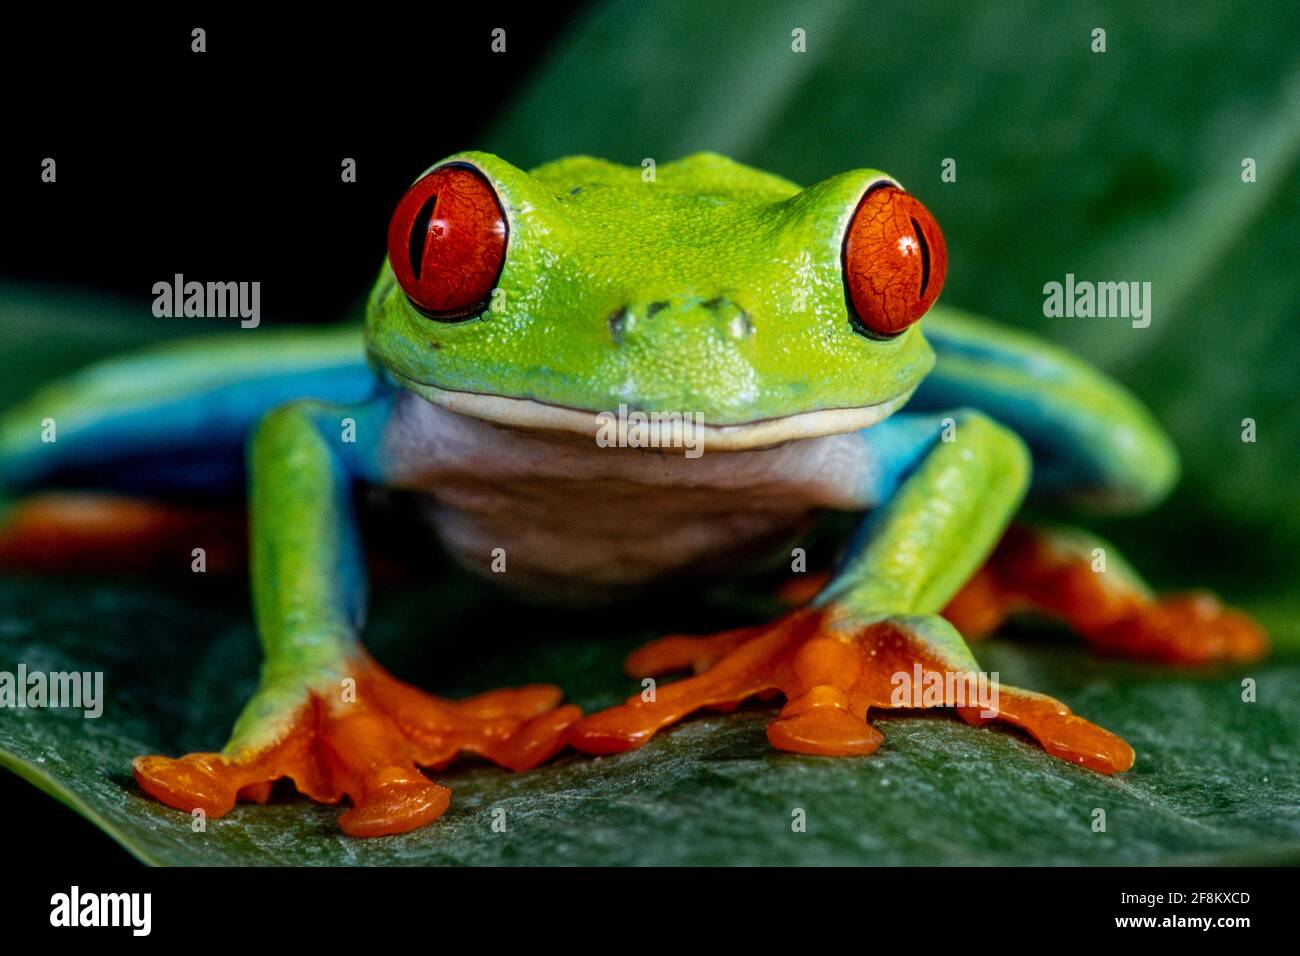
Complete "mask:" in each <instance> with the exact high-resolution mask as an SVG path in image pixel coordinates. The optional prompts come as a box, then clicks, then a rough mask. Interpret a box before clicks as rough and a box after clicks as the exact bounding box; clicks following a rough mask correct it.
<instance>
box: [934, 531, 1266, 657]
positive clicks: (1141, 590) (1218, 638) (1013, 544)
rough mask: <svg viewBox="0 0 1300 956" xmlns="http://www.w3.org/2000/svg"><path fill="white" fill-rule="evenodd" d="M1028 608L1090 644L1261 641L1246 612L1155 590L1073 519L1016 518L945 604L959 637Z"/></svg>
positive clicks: (1118, 647)
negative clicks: (1056, 522) (1035, 521)
mask: <svg viewBox="0 0 1300 956" xmlns="http://www.w3.org/2000/svg"><path fill="white" fill-rule="evenodd" d="M1020 612H1032V613H1037V614H1042V615H1046V616H1048V617H1054V618H1057V619H1060V620H1062V621H1064V622H1065V623H1066V624H1067V625H1069V627H1070V628H1071V629H1073V630H1074V631H1076V632H1077V633H1078V634H1079V635H1080V636H1081V637H1082V638H1083V639H1084V640H1085V641H1086V642H1087V643H1088V644H1089V646H1091V647H1093V648H1095V649H1096V650H1098V651H1100V652H1103V653H1106V654H1111V655H1115V656H1120V657H1133V658H1141V659H1146V660H1154V661H1162V662H1166V663H1174V664H1202V663H1209V662H1213V661H1238V660H1241V661H1245V660H1254V659H1256V658H1258V657H1260V656H1261V655H1263V654H1264V652H1265V651H1266V650H1267V649H1268V640H1267V638H1266V637H1265V636H1264V632H1263V631H1262V630H1261V629H1260V627H1259V625H1257V624H1256V623H1255V622H1254V621H1253V620H1251V619H1250V618H1249V617H1248V616H1247V615H1245V614H1243V613H1241V612H1240V611H1236V610H1234V609H1232V608H1228V607H1224V606H1223V605H1222V604H1221V603H1220V602H1219V601H1218V599H1217V598H1215V597H1214V596H1213V595H1211V594H1206V593H1192V594H1177V595H1171V596H1168V597H1157V596H1156V595H1154V594H1153V593H1152V591H1151V589H1150V588H1149V587H1148V586H1147V584H1146V582H1144V581H1143V580H1142V578H1141V577H1140V576H1139V575H1138V574H1137V572H1136V571H1134V570H1133V569H1132V567H1130V566H1129V564H1128V562H1127V561H1125V560H1124V559H1123V558H1122V557H1121V556H1120V554H1119V553H1118V551H1116V550H1115V549H1114V548H1113V547H1111V546H1110V545H1109V544H1108V543H1106V542H1105V541H1103V540H1102V539H1100V538H1098V537H1096V536H1095V535H1092V534H1090V533H1088V532H1085V531H1081V530H1079V529H1076V528H1059V527H1048V526H1039V525H1034V526H1031V525H1028V524H1024V523H1017V524H1015V525H1013V526H1012V527H1011V528H1010V529H1008V531H1007V533H1006V534H1005V535H1004V536H1003V538H1002V541H1001V542H1000V543H999V544H998V546H997V548H996V550H995V551H994V552H993V555H992V557H990V559H989V561H988V562H987V563H986V564H985V565H984V566H983V567H982V568H981V569H980V570H979V571H978V572H976V573H975V575H974V576H973V577H972V578H971V579H970V580H969V581H968V582H967V583H966V584H965V586H963V588H962V589H961V590H960V591H959V592H958V593H957V595H956V596H955V597H954V598H953V599H952V600H951V601H950V602H949V603H948V606H947V607H946V608H945V609H944V612H943V613H944V616H945V617H946V618H948V620H950V621H952V623H953V624H954V625H956V627H957V629H958V630H960V631H961V632H962V634H964V635H966V636H967V637H981V636H983V635H985V634H988V633H991V632H992V631H994V630H995V629H996V628H997V627H998V626H999V625H1000V624H1001V623H1002V622H1003V621H1004V620H1005V619H1006V618H1007V617H1008V616H1010V615H1012V614H1016V613H1020Z"/></svg>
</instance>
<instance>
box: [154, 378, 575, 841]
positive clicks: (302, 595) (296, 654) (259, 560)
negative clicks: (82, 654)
mask: <svg viewBox="0 0 1300 956" xmlns="http://www.w3.org/2000/svg"><path fill="white" fill-rule="evenodd" d="M389 407H390V402H389V401H388V400H387V399H383V398H379V399H375V400H373V401H371V402H368V403H366V404H364V405H361V406H340V405H329V404H323V403H318V402H297V403H293V404H291V405H287V406H284V407H282V408H280V409H277V410H275V411H273V412H271V413H270V414H269V415H268V416H267V417H266V418H265V419H263V421H262V423H261V425H260V426H259V428H258V430H257V432H256V435H255V437H254V440H253V442H252V446H251V452H250V454H251V459H250V462H251V465H250V467H251V479H252V481H251V484H252V492H251V494H252V504H251V521H252V573H253V589H254V599H255V605H256V611H257V625H258V631H259V634H260V636H261V641H262V646H263V650H264V653H265V661H264V664H263V667H262V674H261V680H260V683H259V686H258V689H257V691H256V692H255V694H254V695H253V698H252V699H251V700H250V701H249V702H248V704H247V706H246V707H245V708H244V711H243V713H242V714H241V716H240V718H239V720H238V722H237V723H236V725H235V729H234V732H233V734H232V736H231V738H230V741H229V742H228V743H227V745H226V747H225V749H224V750H223V751H222V752H221V753H219V754H216V753H199V754H190V755H188V756H186V757H182V758H180V759H177V760H173V759H169V758H166V757H158V756H148V757H139V758H137V759H136V761H135V763H134V772H135V778H136V780H137V781H138V782H139V784H140V787H141V788H142V789H143V790H145V791H146V792H147V793H149V794H151V795H152V796H154V797H156V798H157V799H159V800H161V801H162V802H163V803H166V804H168V805H169V806H172V807H176V808H178V809H181V810H185V811H193V810H194V809H197V808H202V809H203V810H204V811H205V812H206V813H207V814H208V815H209V816H213V817H217V816H221V815H222V814H224V813H226V812H228V811H229V810H230V809H231V808H232V807H233V806H234V804H235V802H236V800H237V799H240V798H242V799H250V800H259V801H260V800H265V799H266V798H267V796H268V795H269V793H270V786H271V783H272V782H274V781H276V780H278V779H280V778H282V777H289V778H291V779H292V780H293V782H294V785H295V786H296V787H297V788H298V790H299V791H300V792H302V793H304V794H306V795H307V796H308V797H311V798H312V799H313V800H318V801H321V802H325V803H336V802H338V801H339V800H340V799H342V798H343V797H344V796H347V797H348V798H350V800H351V801H352V808H351V809H350V810H348V811H347V812H345V813H344V814H343V815H342V816H341V817H340V820H339V822H340V825H341V826H342V828H343V830H344V831H345V832H346V833H349V834H352V835H355V836H378V835H382V834H387V833H399V832H402V831H405V830H410V829H412V828H414V827H417V826H421V825H422V824H425V823H428V822H429V821H431V820H433V819H435V818H437V817H438V816H439V815H440V814H441V813H442V812H443V811H444V810H445V809H446V807H447V805H448V801H449V799H450V793H449V792H448V791H447V790H446V789H445V788H444V787H441V786H439V785H437V784H435V783H433V782H432V781H430V780H429V779H428V778H427V777H425V776H424V775H423V774H422V773H421V772H420V770H419V769H418V768H419V767H433V768H440V767H442V766H443V765H445V764H447V763H448V762H450V761H451V760H452V759H453V758H454V757H455V756H456V755H457V754H458V753H460V752H462V751H469V752H474V753H478V754H481V755H483V756H485V757H487V758H488V759H490V760H492V761H494V762H496V763H498V764H500V765H502V766H505V767H509V768H511V769H525V768H528V767H533V766H536V765H537V764H539V763H541V762H542V761H543V760H545V759H546V758H548V757H549V756H551V755H552V754H553V753H554V752H555V751H556V750H557V749H559V747H560V746H561V744H562V740H563V732H564V729H565V727H566V726H567V725H568V724H569V723H571V722H572V721H573V720H574V719H575V718H576V717H577V715H578V710H577V708H575V707H560V708H558V709H557V704H558V703H559V700H560V696H561V694H560V691H559V689H558V688H555V687H551V686H542V685H538V686H532V687H522V688H518V689H514V690H503V691H495V692H491V693H488V694H483V695H481V696H479V697H475V698H471V699H469V700H465V701H459V702H453V701H449V700H442V699H439V698H436V697H432V696H430V695H427V694H424V693H422V692H421V691H418V690H416V689H415V688H413V687H410V686H408V685H405V684H402V683H401V682H399V681H397V680H395V679H394V678H393V677H391V676H390V675H389V674H387V673H386V672H385V671H384V670H383V669H382V668H381V667H380V666H379V665H378V664H376V663H375V662H374V661H373V660H371V659H370V658H369V656H368V655H367V654H366V652H365V650H364V649H363V648H362V647H361V645H360V642H359V639H358V636H359V633H360V631H361V628H362V621H363V617H364V604H365V580H364V574H365V564H364V561H363V559H362V554H361V549H360V543H359V540H358V534H357V528H356V521H355V517H354V514H353V503H352V491H353V483H354V481H355V480H357V479H370V480H377V479H379V478H382V475H379V474H378V466H377V465H376V464H375V462H374V455H373V451H372V449H373V448H375V447H376V445H377V442H376V441H375V440H374V439H375V437H376V436H377V435H378V434H379V433H380V432H381V431H382V429H383V426H384V422H385V420H386V418H387V415H388V409H389ZM349 418H350V419H352V422H353V427H354V428H355V433H356V435H357V437H359V438H361V439H362V440H360V441H358V442H355V443H345V442H343V441H341V440H340V436H341V435H342V434H343V431H344V428H345V427H346V423H345V419H349Z"/></svg>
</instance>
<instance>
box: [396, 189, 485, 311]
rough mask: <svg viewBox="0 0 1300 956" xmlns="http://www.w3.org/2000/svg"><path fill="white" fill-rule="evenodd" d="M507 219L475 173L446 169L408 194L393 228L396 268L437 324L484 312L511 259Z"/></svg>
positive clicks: (415, 301) (414, 299)
mask: <svg viewBox="0 0 1300 956" xmlns="http://www.w3.org/2000/svg"><path fill="white" fill-rule="evenodd" d="M506 231H507V230H506V216H505V212H504V211H503V210H502V208H501V202H500V200H498V199H497V194H496V190H494V189H493V188H492V186H491V184H489V183H488V181H487V180H486V179H484V178H483V174H482V173H480V172H479V171H478V170H477V169H474V168H473V167H472V166H466V165H463V164H451V165H447V166H441V167H439V168H438V169H435V170H434V171H433V172H431V173H429V174H428V175H427V176H424V177H422V178H421V179H420V180H419V181H418V182H416V184H415V185H414V186H412V187H411V188H410V189H408V190H407V191H406V195H405V196H403V197H402V201H401V202H399V203H398V204H397V209H396V211H395V212H394V213H393V218H392V220H391V221H390V222H389V224H388V264H389V265H390V266H392V268H393V274H394V275H395V276H397V282H398V284H399V285H400V286H401V287H402V291H403V292H405V293H406V297H407V298H408V299H410V300H411V302H412V304H413V305H414V306H415V307H416V308H417V309H419V310H420V311H421V312H423V313H425V314H426V315H428V316H429V317H430V318H435V319H463V318H468V317H469V316H471V315H476V314H478V313H479V312H482V311H483V309H484V307H485V306H486V304H487V300H488V297H489V296H490V295H491V294H492V288H493V287H494V286H495V285H496V281H497V278H498V277H499V276H500V275H501V266H502V264H503V263H504V262H505V258H506Z"/></svg>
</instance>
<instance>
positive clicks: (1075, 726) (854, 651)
mask: <svg viewBox="0 0 1300 956" xmlns="http://www.w3.org/2000/svg"><path fill="white" fill-rule="evenodd" d="M946 417H949V418H951V419H952V420H953V422H955V426H956V427H955V433H954V437H955V439H956V440H955V441H951V442H947V441H943V440H941V437H940V436H941V432H942V431H943V429H944V419H942V418H939V417H938V416H936V417H935V418H920V417H917V416H899V417H897V418H896V419H893V420H891V421H889V422H886V423H883V424H882V425H877V426H876V427H875V428H873V429H870V430H868V431H867V432H865V433H863V442H864V445H865V448H866V450H867V453H868V457H869V458H870V460H872V461H874V462H876V463H883V468H878V469H877V474H878V479H877V480H878V482H879V484H880V487H879V488H878V489H877V492H878V494H879V496H880V498H881V500H882V501H884V502H885V503H884V504H883V505H882V506H881V507H879V508H878V509H877V510H876V511H874V512H872V513H871V514H870V515H869V516H868V517H867V519H866V520H865V521H864V523H863V525H862V527H861V529H860V531H859V533H858V534H857V535H856V536H855V539H854V541H853V542H852V543H851V545H850V548H849V552H848V554H847V556H846V558H845V560H844V562H843V563H842V565H841V567H840V569H839V570H838V572H837V573H836V575H835V576H834V578H833V579H832V580H831V582H830V583H829V584H828V585H827V587H826V588H825V589H824V590H823V591H822V592H821V593H820V594H819V595H818V596H817V597H816V598H815V599H814V600H813V601H812V602H811V604H809V605H808V606H807V607H804V608H800V609H798V610H795V611H793V612H791V613H790V614H787V615H786V616H784V617H782V618H780V619H779V620H777V621H776V622H774V623H773V624H770V625H766V626H761V627H757V628H750V629H744V630H739V631H732V632H728V633H725V634H721V635H715V636H711V637H703V638H694V637H670V638H665V639H663V640H661V641H656V642H654V643H653V644H651V645H649V646H647V647H645V648H642V649H641V650H639V651H638V652H637V653H635V654H634V655H633V656H632V657H631V658H630V660H629V662H628V665H629V670H631V671H632V672H633V673H634V674H635V675H638V676H642V675H651V674H656V673H661V672H664V671H668V670H674V669H680V668H683V667H692V668H694V669H695V670H696V671H697V675H696V676H695V677H692V678H689V679H687V680H683V681H680V682H677V683H674V684H669V685H667V686H665V687H661V688H657V689H656V692H655V694H654V695H653V696H654V699H653V700H647V699H644V698H643V696H642V695H637V696H635V697H632V698H630V699H629V700H628V701H627V702H626V703H624V704H622V705H620V706H618V707H614V708H611V709H609V710H606V711H602V712H600V713H596V714H592V715H590V716H588V717H585V718H583V719H582V720H580V721H578V722H577V723H576V724H574V725H573V726H572V727H571V728H570V729H569V741H570V743H572V744H573V745H574V746H575V747H577V748H579V749H581V750H585V751H588V752H591V753H614V752H618V751H622V750H627V749H629V748H632V747H637V746H640V745H641V744H643V743H645V742H646V741H647V740H649V739H650V737H651V736H652V735H653V734H654V733H655V732H656V731H658V730H659V729H661V728H663V727H665V726H667V725H669V724H672V723H674V722H676V721H678V720H680V719H681V718H683V717H684V716H686V715H687V714H689V713H691V712H692V711H694V710H697V709H700V708H704V707H713V708H728V707H731V706H734V705H735V704H737V703H739V702H740V701H742V700H744V699H746V698H749V697H754V696H758V695H764V694H770V693H772V692H780V693H783V694H784V695H785V697H786V704H785V707H784V708H783V709H782V711H781V713H780V716H779V717H778V718H777V719H776V720H775V721H773V722H772V723H771V724H770V725H769V726H768V734H767V735H768V739H769V740H770V741H771V743H772V744H773V745H774V746H776V747H779V748H781V749H783V750H792V751H797V752H800V753H811V754H823V755H847V754H865V753H871V752H872V751H874V750H875V749H876V748H877V747H878V746H879V745H880V742H881V740H882V737H881V734H880V733H879V731H877V730H876V729H875V728H874V727H872V726H870V724H868V723H867V717H868V713H869V711H870V710H871V709H872V708H881V709H884V708H890V707H909V708H910V707H918V706H934V705H939V706H954V707H957V709H958V712H959V713H960V715H961V716H962V717H963V719H965V720H967V721H968V722H971V723H978V722H983V721H985V720H1001V721H1005V722H1008V723H1011V724H1014V725H1016V726H1018V727H1020V728H1022V729H1024V730H1025V731H1027V732H1028V733H1029V734H1030V735H1032V736H1033V737H1034V738H1035V739H1037V740H1038V741H1039V743H1041V744H1042V745H1043V747H1044V748H1045V749H1046V750H1047V751H1048V752H1049V753H1051V754H1053V755H1055V756H1057V757H1061V758H1062V759H1065V760H1069V761H1071V762H1073V763H1077V764H1081V765H1083V766H1087V767H1090V768H1092V769H1094V770H1099V771H1101V772H1103V773H1113V772H1116V771H1121V770H1126V769H1128V768H1129V767H1130V766H1131V765H1132V763H1133V751H1132V749H1131V748H1130V747H1129V746H1128V744H1126V743H1125V742H1124V741H1122V740H1121V739H1119V738H1118V737H1116V736H1115V735H1113V734H1111V733H1109V732H1108V731H1105V730H1103V729H1102V728H1100V727H1097V726H1095V725H1093V724H1091V723H1089V722H1088V721H1086V720H1084V719H1082V718H1080V717H1076V716H1074V715H1073V714H1072V713H1071V712H1070V710H1069V708H1068V707H1066V706H1065V705H1064V704H1062V703H1060V702H1058V701H1056V700H1053V699H1051V698H1049V697H1045V696H1043V695H1041V694H1035V693H1031V692H1029V691H1023V690H1018V689H1016V688H1012V687H1007V686H1005V685H1002V686H996V687H993V688H988V690H989V691H991V692H990V693H988V694H986V695H976V696H978V697H979V699H978V700H971V699H970V698H969V697H968V696H966V692H967V691H968V690H969V689H970V688H971V687H973V686H975V685H976V684H978V679H975V680H972V679H970V678H974V677H975V676H976V675H977V673H978V665H977V664H976V662H975V659H974V657H973V656H972V655H971V653H970V651H969V649H968V648H967V647H966V644H965V643H964V642H963V640H962V638H961V635H960V634H959V633H958V632H957V631H956V630H955V629H954V628H953V626H952V625H951V624H950V623H949V622H948V621H946V620H945V619H943V618H942V617H940V616H939V611H940V610H942V609H943V607H944V606H945V605H946V604H947V603H948V601H949V599H950V598H952V596H953V595H954V594H955V593H956V592H957V590H958V589H959V588H960V586H961V585H962V583H963V582H964V581H965V580H966V579H967V578H969V577H970V576H971V575H972V574H973V573H974V571H975V570H976V569H977V568H978V567H979V565H980V564H981V562H982V561H983V560H984V559H985V558H986V557H987V556H988V554H989V552H990V551H991V550H992V549H993V547H994V545H995V544H996V543H997V541H998V539H999V537H1000V536H1001V534H1002V532H1003V531H1004V529H1005V528H1006V527H1007V525H1008V523H1009V522H1010V520H1011V517H1012V515H1013V513H1014V512H1015V509H1016V507H1017V506H1018V505H1019V503H1020V501H1021V498H1022V497H1023V495H1024V492H1025V489H1026V486H1027V484H1028V477H1029V456H1028V452H1027V451H1026V449H1025V446H1024V445H1023V443H1022V442H1021V441H1020V439H1019V438H1017V437H1016V436H1015V434H1014V433H1012V432H1011V431H1009V430H1008V429H1006V428H1004V427H1002V426H1001V425H998V424H997V423H995V422H994V421H992V420H991V419H989V418H987V417H985V416H984V415H982V414H980V413H978V412H969V411H961V412H956V413H953V415H951V416H946ZM968 675H969V676H968ZM918 677H919V680H918ZM917 685H920V686H919V687H918V686H917ZM985 686H986V687H987V685H985ZM927 687H928V688H930V689H931V690H932V691H933V693H926V692H924V688H927ZM900 691H901V693H900Z"/></svg>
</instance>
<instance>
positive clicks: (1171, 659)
mask: <svg viewBox="0 0 1300 956" xmlns="http://www.w3.org/2000/svg"><path fill="white" fill-rule="evenodd" d="M1085 637H1086V639H1087V641H1088V643H1089V644H1091V645H1092V646H1093V647H1094V648H1096V649H1097V650H1099V651H1101V652H1103V653H1106V654H1112V655H1116V656H1122V657H1133V658H1140V659H1144V660H1153V661H1160V662H1163V663H1169V664H1210V663H1215V662H1228V661H1253V660H1258V659H1259V658H1261V657H1263V656H1264V654H1266V653H1267V652H1268V637H1267V636H1266V635H1265V634H1264V630H1263V628H1261V627H1260V626H1259V625H1258V624H1256V623H1255V621H1254V620H1253V619H1252V618H1251V617H1250V616H1248V615H1246V614H1244V613H1242V612H1241V611H1238V610H1236V609H1234V608H1230V607H1225V606H1224V605H1223V604H1222V603H1220V601H1219V600H1218V598H1216V597H1214V596H1213V595H1211V594H1178V595H1172V596H1169V597H1165V598H1160V599H1158V600H1154V601H1148V602H1144V603H1141V604H1138V605H1136V606H1135V607H1134V608H1133V609H1132V610H1130V611H1129V612H1128V613H1126V614H1124V615H1123V616H1121V617H1119V618H1118V619H1116V620H1115V621H1112V622H1108V623H1106V624H1104V625H1102V626H1099V627H1096V628H1094V629H1092V630H1091V631H1090V632H1089V633H1087V634H1086V635H1085Z"/></svg>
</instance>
